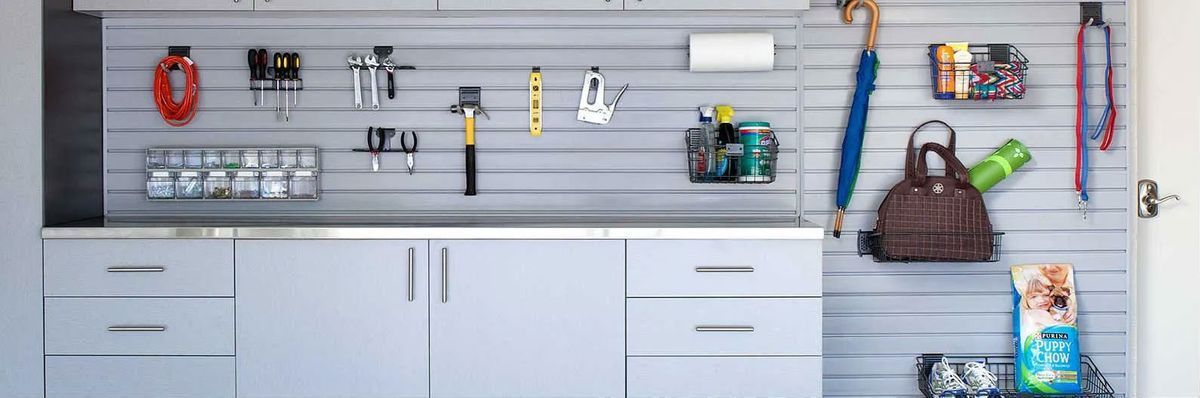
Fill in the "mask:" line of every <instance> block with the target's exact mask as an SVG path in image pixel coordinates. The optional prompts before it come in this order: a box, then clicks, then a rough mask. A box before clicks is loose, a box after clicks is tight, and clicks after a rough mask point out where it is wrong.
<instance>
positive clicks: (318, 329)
mask: <svg viewBox="0 0 1200 398" xmlns="http://www.w3.org/2000/svg"><path fill="white" fill-rule="evenodd" d="M427 256H428V243H427V242H426V241H369V240H367V241H341V240H338V241H335V240H329V241H302V240H292V241H238V242H237V255H236V258H237V265H236V267H237V280H236V285H237V290H236V293H235V294H236V297H237V363H238V389H237V391H238V396H239V397H242V398H267V397H271V398H277V397H291V398H302V397H313V398H316V397H357V398H385V397H388V398H393V397H425V396H427V395H428V393H429V386H428V376H429V373H428V367H427V364H428V362H429V357H428V354H429V340H428V339H429V334H428V330H429V326H428V322H429V302H428V299H429V296H428V293H427V292H428V290H427V289H428V287H427V286H428V283H427V280H428V278H427V274H426V271H427V268H428V267H427V264H428V260H427V258H428V257H427Z"/></svg>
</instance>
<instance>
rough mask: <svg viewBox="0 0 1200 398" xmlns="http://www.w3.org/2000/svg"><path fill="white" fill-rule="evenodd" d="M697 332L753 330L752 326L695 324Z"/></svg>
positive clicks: (744, 331) (746, 331) (742, 331)
mask: <svg viewBox="0 0 1200 398" xmlns="http://www.w3.org/2000/svg"><path fill="white" fill-rule="evenodd" d="M696 331H697V332H726V333H729V332H732V333H750V332H753V331H754V326H716V325H706V326H696Z"/></svg>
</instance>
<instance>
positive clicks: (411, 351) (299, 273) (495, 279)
mask: <svg viewBox="0 0 1200 398" xmlns="http://www.w3.org/2000/svg"><path fill="white" fill-rule="evenodd" d="M541 236H545V235H544V234H543V235H541ZM820 245H821V241H820V240H819V239H816V238H814V239H812V240H626V239H622V238H619V237H616V238H605V239H566V240H520V239H512V238H511V237H510V238H508V239H485V240H453V239H451V240H419V239H418V240H386V239H372V240H353V239H351V240H339V239H315V240H304V239H280V240H270V239H265V238H264V239H241V238H239V239H236V240H235V239H223V238H214V239H198V240H187V239H182V240H174V239H154V240H139V239H95V240H72V239H48V240H46V242H45V257H44V259H45V270H46V271H45V286H46V290H45V291H46V297H45V310H46V341H45V344H46V392H47V397H49V398H66V397H71V398H78V397H137V398H143V397H144V398H151V397H153V398H160V397H188V398H190V397H196V398H232V397H241V398H257V397H331V396H353V397H438V398H441V397H446V398H457V397H621V396H628V397H712V396H772V397H816V396H820V395H821V246H820ZM235 253H236V254H235ZM235 274H236V279H235ZM235 301H236V305H235ZM235 307H236V318H237V322H236V329H235V322H234V318H235ZM235 341H236V349H235Z"/></svg>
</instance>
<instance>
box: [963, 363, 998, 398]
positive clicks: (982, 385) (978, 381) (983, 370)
mask: <svg viewBox="0 0 1200 398" xmlns="http://www.w3.org/2000/svg"><path fill="white" fill-rule="evenodd" d="M963 380H964V381H966V384H967V392H968V393H970V394H972V395H974V396H976V397H999V396H1000V389H999V388H998V387H996V375H995V374H992V372H991V371H989V370H988V369H987V364H986V363H983V362H967V365H966V367H965V368H964V369H963Z"/></svg>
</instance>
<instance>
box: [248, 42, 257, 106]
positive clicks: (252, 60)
mask: <svg viewBox="0 0 1200 398" xmlns="http://www.w3.org/2000/svg"><path fill="white" fill-rule="evenodd" d="M246 63H248V64H250V99H251V100H253V101H254V106H258V96H257V95H254V81H255V80H258V79H259V77H258V51H254V49H253V48H251V49H250V51H249V52H248V53H246Z"/></svg>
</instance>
